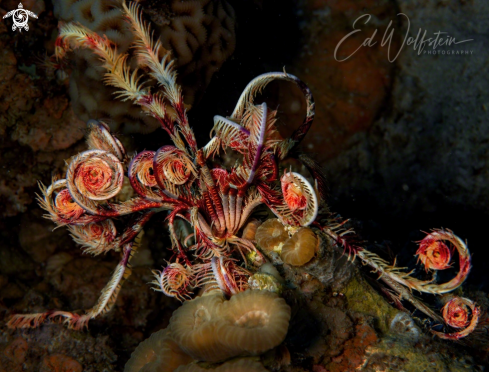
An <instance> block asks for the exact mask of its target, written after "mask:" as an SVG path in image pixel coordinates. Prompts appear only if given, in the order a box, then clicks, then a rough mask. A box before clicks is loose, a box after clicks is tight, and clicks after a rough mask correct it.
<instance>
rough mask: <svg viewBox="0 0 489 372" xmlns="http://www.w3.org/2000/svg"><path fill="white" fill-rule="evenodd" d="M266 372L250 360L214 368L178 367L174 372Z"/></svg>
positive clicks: (240, 360) (192, 365)
mask: <svg viewBox="0 0 489 372" xmlns="http://www.w3.org/2000/svg"><path fill="white" fill-rule="evenodd" d="M205 371H216V372H266V371H267V370H266V369H265V368H264V367H263V366H262V365H261V363H260V362H257V361H254V360H250V359H238V360H235V361H231V362H226V363H223V364H221V365H220V366H219V367H216V368H211V369H208V368H201V367H199V366H198V365H195V364H191V365H187V366H183V367H179V368H177V369H176V370H175V372H205Z"/></svg>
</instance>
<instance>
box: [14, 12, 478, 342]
mask: <svg viewBox="0 0 489 372" xmlns="http://www.w3.org/2000/svg"><path fill="white" fill-rule="evenodd" d="M123 9H124V12H125V16H126V18H127V20H128V22H129V23H130V25H131V26H132V31H133V33H134V40H135V41H134V44H133V48H134V50H135V53H136V55H137V57H138V60H139V62H140V66H142V68H144V69H145V70H146V71H148V74H147V75H142V74H140V72H139V71H137V70H136V71H131V70H130V68H129V66H128V65H127V63H126V61H127V55H125V54H122V55H120V54H118V53H117V51H116V50H115V48H113V46H112V43H111V42H110V40H108V39H107V38H106V37H100V36H99V35H97V34H95V33H93V32H91V31H90V30H88V29H86V28H84V27H83V26H81V25H77V24H66V25H63V26H61V28H60V36H59V37H58V39H57V42H56V54H57V57H58V58H62V57H63V56H64V55H65V54H66V52H67V51H68V50H69V49H70V48H87V49H89V50H91V51H93V52H94V53H95V54H96V55H97V56H98V57H99V58H100V59H101V61H102V63H103V66H104V68H105V69H106V75H105V83H106V84H108V85H111V86H114V87H116V88H117V89H118V91H117V92H116V94H117V97H118V98H119V99H122V100H129V101H132V102H133V103H134V104H136V105H139V106H140V107H141V109H142V110H143V111H144V112H146V113H147V114H148V115H151V116H153V117H154V118H156V119H157V120H158V121H159V123H160V124H161V126H162V128H163V129H164V130H165V131H166V132H167V133H168V134H169V136H170V138H171V140H172V141H173V145H164V146H162V147H161V148H159V149H158V150H157V151H143V152H141V153H139V154H137V155H136V156H135V157H134V158H132V159H129V158H128V157H127V156H126V152H125V150H124V147H123V146H122V144H121V142H120V141H119V140H118V139H117V138H116V137H115V136H114V135H113V134H111V133H110V131H109V128H108V126H107V125H106V124H104V123H103V122H99V121H95V120H92V121H90V122H89V123H88V134H87V144H88V148H89V149H88V150H87V151H84V152H82V153H80V154H78V155H76V156H74V157H73V158H71V159H70V160H69V164H68V170H67V172H66V176H65V178H64V179H60V180H53V183H52V184H51V185H50V186H49V187H47V188H45V187H44V186H41V191H42V196H41V197H39V201H40V204H41V206H42V207H43V208H44V209H45V210H46V211H47V212H48V214H47V217H48V218H49V219H51V220H52V221H53V222H54V223H55V224H57V225H58V226H68V228H69V229H70V232H71V234H72V236H73V238H74V240H75V241H76V242H77V243H79V244H80V245H81V246H82V247H83V249H84V250H85V252H87V253H90V254H93V255H98V254H101V253H105V252H108V251H111V250H113V251H116V252H120V254H121V258H120V261H119V264H118V265H117V267H116V269H115V272H114V274H113V276H112V278H111V279H110V281H109V282H108V284H107V285H106V287H105V288H104V289H103V291H102V294H101V296H100V298H99V299H98V301H97V303H96V304H95V306H94V307H93V308H92V309H89V310H87V311H86V312H85V313H82V314H79V313H77V312H68V311H49V312H44V313H37V314H24V315H22V314H17V315H14V316H13V317H12V318H11V319H10V321H9V322H8V325H9V326H10V327H14V328H15V327H23V328H29V327H37V326H39V325H40V324H42V323H43V322H45V321H63V322H64V323H66V324H67V325H68V327H70V328H74V329H81V328H83V327H85V326H87V324H88V321H89V320H90V319H92V318H95V317H97V316H99V315H102V314H104V313H106V312H107V311H109V310H110V309H111V308H112V306H113V305H114V303H115V300H116V298H117V295H118V293H119V291H120V288H121V285H122V283H123V281H124V280H125V279H126V278H127V277H128V276H129V275H130V273H131V270H130V260H131V257H132V255H133V253H134V252H135V250H136V249H137V240H138V239H137V238H138V236H139V234H140V232H141V231H142V229H143V227H144V226H145V224H146V223H147V221H148V220H149V219H150V218H151V217H152V216H153V215H154V214H155V213H158V212H162V211H164V212H165V213H167V217H166V220H167V223H168V229H169V235H170V238H171V244H172V246H171V250H172V251H173V253H174V254H173V257H172V262H169V263H168V265H167V266H166V267H164V268H163V269H162V270H161V271H155V272H154V274H155V280H154V282H153V285H154V286H155V289H156V290H159V291H161V292H163V293H164V294H165V295H167V296H171V297H175V298H177V299H178V300H180V301H185V300H188V299H191V298H192V297H193V293H192V291H193V290H194V289H195V288H201V287H203V288H204V289H206V290H207V291H211V290H216V289H217V290H219V291H221V292H222V293H224V294H225V295H226V296H233V295H235V294H237V293H239V292H243V291H245V290H246V289H247V288H248V282H249V278H250V276H252V275H253V273H254V270H255V268H254V265H250V262H249V261H250V260H251V261H253V262H252V263H253V264H256V265H260V264H263V263H264V262H266V261H267V255H268V254H269V253H270V251H274V250H279V251H281V252H282V258H283V260H284V262H285V264H292V265H296V266H301V265H310V264H311V262H314V260H315V259H316V258H315V257H316V256H317V255H316V253H317V251H318V250H319V245H320V242H321V241H324V240H326V239H328V240H333V241H334V242H336V243H337V244H338V245H342V246H343V247H344V248H345V250H346V249H348V251H349V253H350V254H353V257H358V258H359V259H360V260H361V261H362V262H363V263H364V264H367V265H369V266H371V267H372V268H373V270H374V271H376V272H377V273H379V274H380V280H382V281H384V282H385V283H386V284H387V285H388V286H389V287H390V288H391V289H392V290H393V291H394V293H395V295H396V296H397V297H398V298H399V300H401V299H402V300H407V301H410V302H411V303H412V304H413V305H414V306H416V307H417V308H418V309H420V310H421V311H424V312H425V313H426V314H427V315H429V316H431V317H432V318H434V319H436V320H439V321H440V322H442V323H443V324H446V325H447V326H450V325H452V326H454V325H455V323H454V322H453V321H451V320H450V319H452V318H453V317H454V315H453V314H462V313H463V312H464V311H465V313H466V317H465V318H464V319H467V321H464V322H463V323H462V322H460V324H461V326H462V329H459V330H456V331H455V332H454V333H452V334H444V333H440V332H437V333H436V334H438V335H440V336H441V337H445V338H452V339H453V338H460V337H464V336H466V335H467V334H468V333H470V332H471V330H472V329H474V328H475V326H476V325H477V320H478V314H479V311H478V308H477V307H476V306H475V305H474V304H473V303H472V302H470V301H468V300H461V301H459V302H458V303H456V304H455V303H451V305H447V306H448V307H447V308H446V309H448V310H444V311H443V314H444V315H445V314H446V317H448V318H449V319H447V320H446V323H445V322H444V320H443V318H442V317H441V316H439V315H437V314H436V313H435V312H434V311H433V310H431V309H430V308H428V307H427V306H425V305H423V303H421V302H420V301H419V300H417V299H416V298H415V297H414V296H413V295H412V294H411V291H410V290H411V289H414V290H417V291H420V292H427V293H432V294H441V293H445V292H448V291H451V290H453V289H455V288H457V287H458V286H459V285H461V284H462V283H463V281H464V280H465V278H466V277H467V274H468V272H469V270H470V256H469V253H468V250H467V247H466V246H465V244H464V243H463V242H462V241H461V240H460V239H459V238H458V237H456V236H455V235H454V234H453V233H451V232H450V231H448V230H436V231H434V232H432V233H431V234H429V235H428V237H427V238H425V239H424V240H423V242H422V244H421V246H420V249H419V251H418V256H419V258H420V261H421V262H422V263H423V264H425V265H426V269H427V270H431V269H436V270H441V269H445V268H448V267H450V265H449V261H450V259H451V257H452V256H451V253H450V252H451V251H450V249H452V250H454V249H456V250H457V251H458V257H459V267H460V271H459V273H458V274H457V275H456V276H455V278H453V279H452V280H450V281H449V282H447V283H445V284H436V283H434V281H433V280H430V281H421V280H419V279H416V278H414V277H413V276H411V275H410V274H411V273H406V272H404V271H402V270H401V269H400V268H396V267H395V266H391V265H389V264H388V263H387V262H386V261H384V260H382V259H381V258H380V257H378V256H377V255H375V254H373V253H371V252H369V251H367V250H365V249H362V248H361V247H359V245H358V244H354V243H352V240H351V239H349V238H348V237H349V236H350V235H349V234H350V233H352V231H351V230H346V229H344V227H343V226H344V222H341V221H340V222H338V221H337V220H333V219H331V218H329V214H328V213H327V212H324V210H326V209H327V208H320V206H321V205H324V194H325V193H324V186H325V179H324V176H323V175H322V173H321V171H320V168H319V166H318V165H317V163H315V162H314V161H313V160H311V159H309V158H308V157H306V156H304V155H300V156H299V159H300V160H301V161H302V162H303V164H304V166H305V167H306V168H307V169H308V170H309V171H310V173H311V175H312V178H313V179H314V182H313V184H311V182H310V181H308V179H307V178H305V177H304V176H303V175H301V174H299V173H295V172H292V171H291V170H289V171H286V170H284V167H283V166H281V162H282V161H283V160H284V159H285V158H286V157H287V156H289V155H291V154H292V153H293V152H294V151H293V150H295V148H296V146H297V145H298V144H299V143H300V142H301V140H302V139H303V138H304V136H305V135H306V133H307V131H308V129H309V127H310V126H311V124H312V121H313V118H314V101H313V98H312V95H311V92H310V91H309V89H308V88H307V86H306V85H305V84H304V83H302V82H301V81H300V80H299V79H298V78H296V77H295V76H293V75H290V74H287V73H285V72H276V73H267V74H264V75H261V76H258V77H257V78H255V79H254V80H252V81H251V82H250V83H249V84H248V86H246V88H245V89H244V91H243V93H242V94H241V97H240V98H239V100H238V103H237V105H236V107H235V109H234V111H233V112H232V114H231V115H230V116H229V117H223V116H215V117H214V127H213V129H212V132H211V140H210V141H209V143H208V144H207V145H205V146H204V147H198V145H197V142H196V139H195V135H194V133H193V131H192V129H191V128H190V125H189V122H188V119H187V114H186V111H185V106H184V102H183V97H182V92H181V88H180V87H179V86H178V85H177V84H176V74H175V71H174V68H173V61H172V59H171V56H170V52H169V51H166V50H164V49H163V47H162V45H161V44H160V43H159V42H156V43H155V42H154V41H153V40H152V37H151V33H150V31H149V29H148V27H147V25H146V24H145V23H144V22H143V20H142V18H141V15H140V12H139V9H138V6H137V5H135V4H131V5H129V6H127V5H126V4H124V5H123ZM159 56H163V57H162V58H160V57H159ZM143 77H144V78H147V79H152V80H154V81H156V83H157V85H159V87H160V88H161V89H160V90H158V91H152V90H151V89H149V88H145V85H144V83H143V82H141V79H143ZM276 79H280V80H285V81H288V82H291V83H293V84H296V85H297V86H298V87H299V88H300V89H301V91H302V92H303V94H304V97H305V100H306V105H307V112H306V117H305V119H304V121H303V122H302V123H301V124H300V126H299V127H298V129H297V130H295V132H293V134H292V136H291V137H290V138H283V137H282V136H281V134H280V133H279V131H278V130H277V128H276V126H275V121H276V111H274V110H272V109H270V108H269V107H268V105H267V104H266V103H262V104H260V105H255V104H254V103H253V101H254V98H255V96H256V94H257V93H258V92H260V91H261V90H262V89H263V88H264V87H265V86H266V85H267V84H268V83H269V82H271V81H273V80H276ZM167 108H171V110H170V109H169V110H167ZM170 111H171V114H170ZM229 150H231V151H234V152H235V153H237V155H238V159H239V161H237V162H236V164H235V165H234V167H232V168H231V169H225V168H224V167H221V166H215V167H210V166H209V164H210V163H211V161H210V160H217V158H216V155H218V154H219V153H220V152H221V151H229ZM282 171H284V173H283V174H282V175H280V174H281V173H282ZM125 178H128V179H129V182H130V185H131V186H132V188H133V189H134V191H135V193H136V194H137V196H136V197H134V198H132V199H129V200H123V199H122V197H121V189H122V186H123V183H124V179H125ZM121 199H122V200H121ZM261 204H264V207H267V208H268V210H269V216H271V215H272V214H273V215H275V218H274V219H273V220H271V219H269V222H265V223H264V224H263V225H262V226H260V227H258V226H259V225H260V222H262V221H257V219H253V218H250V217H251V216H252V214H253V213H254V212H255V210H256V208H257V207H258V206H259V205H261ZM261 215H263V213H262V214H261ZM318 216H320V218H318ZM254 217H256V218H258V214H255V215H254ZM116 219H117V224H114V222H113V221H114V220H116ZM249 220H250V221H249ZM318 221H327V222H326V225H321V224H320V223H319V222H318ZM248 223H249V224H250V227H249V228H246V227H247V226H246V225H247V224H248ZM181 224H185V225H186V226H187V227H188V228H187V229H181V226H180V225H181ZM116 226H117V227H118V228H117V229H116ZM120 226H123V229H122V230H120ZM118 229H119V231H117V230H118ZM181 230H186V231H187V232H188V233H186V234H183V236H182V234H181V233H180V231H181ZM255 231H256V240H257V241H258V244H256V241H255ZM270 234H272V236H268V235H270ZM260 244H261V245H263V246H262V247H260ZM449 246H450V247H449ZM282 248H283V249H282ZM289 256H290V257H289ZM350 257H352V256H351V255H350ZM289 258H290V260H291V263H288V262H287V259H289ZM261 275H265V274H261ZM251 282H259V280H258V279H257V280H254V281H253V280H252V281H251ZM265 287H266V286H265ZM271 287H276V285H272V286H271ZM276 292H279V291H278V290H277V291H276ZM465 313H464V314H465ZM458 325H459V323H456V326H457V327H458ZM463 327H466V328H463Z"/></svg>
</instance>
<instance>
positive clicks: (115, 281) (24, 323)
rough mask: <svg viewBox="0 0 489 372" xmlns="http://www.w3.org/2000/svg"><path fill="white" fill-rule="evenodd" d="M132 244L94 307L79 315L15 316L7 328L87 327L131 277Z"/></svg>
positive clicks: (107, 307) (58, 312) (49, 313)
mask: <svg viewBox="0 0 489 372" xmlns="http://www.w3.org/2000/svg"><path fill="white" fill-rule="evenodd" d="M133 248H134V247H133V243H129V244H126V245H125V246H124V248H123V252H122V258H121V261H120V262H119V264H118V265H117V267H116V269H115V271H114V273H113V274H112V278H111V279H110V281H109V282H108V283H107V285H106V286H105V288H104V289H103V290H102V293H101V295H100V297H99V299H98V301H97V303H96V304H95V306H94V307H93V308H91V309H89V310H87V311H86V312H85V314H84V315H80V314H77V313H74V312H69V311H59V310H57V311H56V310H51V311H47V312H44V313H37V314H16V315H13V316H12V317H11V318H10V320H9V321H8V322H7V326H8V327H9V328H37V327H39V326H40V325H41V324H43V323H44V322H46V321H50V322H54V323H59V322H62V323H64V324H66V325H67V326H68V328H70V329H75V330H80V329H83V328H86V327H88V321H89V320H90V319H94V318H96V317H97V316H99V315H103V314H105V313H107V312H108V311H110V309H111V308H112V307H113V305H114V304H115V301H116V299H117V295H118V294H119V292H120V290H121V286H122V282H123V281H124V280H125V279H127V278H128V277H129V276H130V275H131V269H130V266H129V261H130V259H131V257H132V255H133V253H134V249H133Z"/></svg>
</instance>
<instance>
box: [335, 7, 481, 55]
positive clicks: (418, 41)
mask: <svg viewBox="0 0 489 372" xmlns="http://www.w3.org/2000/svg"><path fill="white" fill-rule="evenodd" d="M398 16H403V17H406V19H407V30H406V33H405V35H404V38H403V41H402V44H401V47H400V48H399V50H398V51H397V53H396V55H395V56H394V57H393V58H391V46H392V39H393V37H394V31H395V30H394V28H392V20H391V21H390V22H389V24H388V25H387V28H386V30H385V32H384V35H383V36H382V40H381V42H380V46H381V47H384V46H386V45H387V59H388V60H389V62H394V61H395V60H396V59H397V57H399V54H400V53H401V51H402V49H403V48H404V46H405V45H407V46H411V45H412V46H413V49H414V50H415V51H417V53H418V55H420V54H421V53H422V52H423V50H424V49H425V47H426V46H428V47H432V48H433V50H436V48H438V47H440V46H450V45H457V44H462V43H466V42H468V41H472V40H474V39H467V40H461V41H457V40H456V39H455V38H454V37H451V36H450V35H448V33H447V32H442V31H438V32H435V33H434V35H435V36H434V37H429V38H426V34H427V30H424V31H423V30H422V29H421V28H420V29H419V30H418V34H417V35H416V37H412V36H409V31H410V29H411V22H410V20H409V17H408V16H407V15H406V14H404V13H399V14H398ZM371 18H372V16H371V15H370V14H364V15H362V16H360V17H358V18H357V19H356V20H355V22H353V31H352V32H350V33H349V34H347V35H346V36H345V37H343V38H342V39H341V40H340V41H339V43H338V44H337V45H336V48H335V50H334V58H335V60H337V61H338V62H344V61H346V60H348V59H349V58H351V57H352V56H353V55H354V54H355V53H356V52H358V51H359V50H360V49H361V48H362V47H373V46H374V45H376V44H377V41H375V40H374V38H375V37H376V36H377V31H378V30H377V29H375V30H374V32H373V33H372V36H370V37H367V38H366V39H365V40H364V41H363V43H362V44H361V45H360V46H359V47H358V48H357V49H356V50H355V51H354V52H353V53H351V54H350V55H349V56H347V57H346V58H343V59H339V58H338V50H339V48H340V47H341V45H342V44H343V43H344V42H345V41H346V40H347V39H348V38H349V37H351V36H353V35H355V34H356V33H358V32H361V31H362V30H361V29H360V28H356V24H357V22H359V21H360V20H362V19H365V21H364V23H363V24H365V25H366V24H367V23H368V22H369V21H370V19H371Z"/></svg>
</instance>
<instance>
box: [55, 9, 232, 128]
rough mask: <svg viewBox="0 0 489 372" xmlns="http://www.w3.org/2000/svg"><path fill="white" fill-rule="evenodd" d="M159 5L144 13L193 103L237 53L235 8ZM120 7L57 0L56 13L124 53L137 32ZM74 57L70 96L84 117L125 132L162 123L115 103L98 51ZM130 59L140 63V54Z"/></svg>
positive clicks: (59, 17)
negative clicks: (172, 61)
mask: <svg viewBox="0 0 489 372" xmlns="http://www.w3.org/2000/svg"><path fill="white" fill-rule="evenodd" d="M157 5H158V6H157V7H149V8H147V9H145V10H144V13H145V14H144V15H145V17H148V18H150V19H151V22H152V25H153V26H154V29H155V31H156V35H158V39H159V41H160V42H161V44H162V46H163V47H164V48H166V49H167V50H171V51H172V56H173V60H174V63H175V67H176V68H177V70H178V74H179V77H178V79H179V82H180V84H181V85H182V88H183V91H184V94H185V103H186V104H190V105H191V104H193V102H194V101H195V100H196V99H198V98H199V96H200V95H201V94H202V91H203V90H204V89H205V87H207V85H208V84H209V83H210V81H211V78H212V75H213V74H214V73H215V72H216V71H217V70H219V68H220V67H221V66H222V64H223V63H224V62H225V61H226V60H227V59H228V58H229V57H230V56H231V55H232V54H233V52H234V48H235V44H236V42H235V39H236V35H235V19H234V18H235V15H234V9H233V7H232V6H231V5H230V4H229V3H228V2H227V1H226V0H197V1H194V0H190V1H189V0H186V1H179V0H168V1H165V0H161V1H159V2H157ZM143 6H144V2H143ZM121 10H122V1H120V0H55V1H54V14H55V16H56V17H57V18H58V19H59V20H60V21H63V22H78V23H80V24H81V25H83V26H85V27H86V28H88V29H89V30H91V31H93V32H96V33H97V34H98V35H100V36H102V37H103V36H104V35H105V36H106V37H107V38H108V39H109V40H110V41H111V42H113V43H114V45H115V46H116V47H117V51H118V52H119V53H121V54H123V53H126V52H129V51H130V49H129V48H130V45H131V43H132V41H133V39H134V36H133V34H132V31H131V27H130V25H129V24H127V22H126V21H125V19H124V15H123V13H122V11H121ZM160 57H162V55H160ZM72 61H73V62H72V63H73V64H74V65H75V66H76V68H73V71H72V73H71V77H70V96H71V102H72V105H73V109H74V111H75V113H76V114H77V116H78V117H79V118H80V119H82V120H85V121H88V120H89V119H91V118H94V117H96V118H110V119H111V120H110V123H109V124H110V126H111V128H112V129H113V130H119V131H123V132H125V133H134V132H143V133H144V132H151V131H154V130H155V129H157V128H158V127H159V123H158V122H157V121H156V120H154V119H153V118H152V117H150V116H147V115H145V114H144V113H141V110H140V109H138V108H137V107H135V106H133V105H131V104H130V103H127V102H114V100H113V99H112V96H113V93H114V91H115V90H114V88H112V87H109V86H107V85H104V84H103V83H102V80H103V76H104V74H105V70H104V68H103V67H102V65H101V62H100V60H99V58H98V57H97V56H96V55H94V54H93V53H91V52H90V51H89V50H84V49H80V50H77V51H76V52H75V55H74V57H73V58H72ZM130 62H131V65H132V66H138V67H140V66H139V65H138V61H137V59H135V58H131V59H130ZM170 110H171V109H170Z"/></svg>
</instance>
